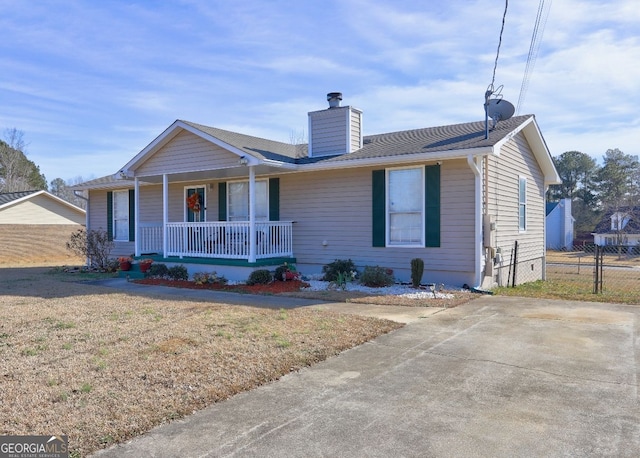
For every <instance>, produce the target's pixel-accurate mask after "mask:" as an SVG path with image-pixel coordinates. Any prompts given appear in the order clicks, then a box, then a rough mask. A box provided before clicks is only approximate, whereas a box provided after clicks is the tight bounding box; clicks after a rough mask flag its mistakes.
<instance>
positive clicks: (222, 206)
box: [218, 181, 227, 221]
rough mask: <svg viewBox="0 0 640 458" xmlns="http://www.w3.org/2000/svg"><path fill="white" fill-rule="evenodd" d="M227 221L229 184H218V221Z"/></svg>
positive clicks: (224, 182) (223, 182)
mask: <svg viewBox="0 0 640 458" xmlns="http://www.w3.org/2000/svg"><path fill="white" fill-rule="evenodd" d="M226 220H227V182H226V181H222V182H220V183H218V221H226Z"/></svg>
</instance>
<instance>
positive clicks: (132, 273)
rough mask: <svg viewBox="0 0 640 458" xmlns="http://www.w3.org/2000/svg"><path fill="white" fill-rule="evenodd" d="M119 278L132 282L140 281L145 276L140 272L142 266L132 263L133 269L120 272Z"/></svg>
mask: <svg viewBox="0 0 640 458" xmlns="http://www.w3.org/2000/svg"><path fill="white" fill-rule="evenodd" d="M118 277H119V278H128V279H131V280H138V279H140V278H144V274H143V273H142V272H141V271H140V265H139V264H138V263H132V264H131V269H129V270H119V271H118Z"/></svg>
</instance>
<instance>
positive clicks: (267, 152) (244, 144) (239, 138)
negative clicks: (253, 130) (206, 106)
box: [181, 120, 307, 162]
mask: <svg viewBox="0 0 640 458" xmlns="http://www.w3.org/2000/svg"><path fill="white" fill-rule="evenodd" d="M181 121H182V122H183V123H185V124H188V125H189V126H191V127H193V128H194V129H198V130H199V131H201V132H204V133H206V134H208V135H211V136H212V137H216V138H217V139H219V140H222V141H223V142H225V143H227V144H229V145H232V146H235V147H236V148H238V149H241V150H243V151H245V152H246V153H247V154H250V155H252V156H255V157H258V158H261V159H270V160H275V161H285V162H292V161H291V160H292V159H295V158H296V157H300V156H302V155H306V153H307V149H306V145H304V150H302V149H301V148H300V146H301V145H299V146H298V147H297V146H296V145H292V144H289V143H283V142H278V141H275V140H268V139H266V138H260V137H253V136H251V135H245V134H240V133H237V132H231V131H229V130H224V129H218V128H217V127H210V126H203V125H202V124H197V123H195V122H190V121H184V120H181Z"/></svg>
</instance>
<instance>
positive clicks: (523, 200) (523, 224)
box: [518, 177, 527, 232]
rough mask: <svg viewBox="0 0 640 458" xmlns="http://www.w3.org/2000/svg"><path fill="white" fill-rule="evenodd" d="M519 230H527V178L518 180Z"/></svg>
mask: <svg viewBox="0 0 640 458" xmlns="http://www.w3.org/2000/svg"><path fill="white" fill-rule="evenodd" d="M518 229H519V230H520V231H521V232H524V231H526V230H527V178H526V177H519V178H518Z"/></svg>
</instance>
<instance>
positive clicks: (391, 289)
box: [305, 280, 457, 299]
mask: <svg viewBox="0 0 640 458" xmlns="http://www.w3.org/2000/svg"><path fill="white" fill-rule="evenodd" d="M305 281H306V282H307V283H309V285H311V286H309V287H308V288H305V290H306V291H326V290H327V289H328V287H329V283H328V282H326V281H319V280H305ZM438 289H440V287H439V288H438ZM443 289H447V288H443ZM453 289H457V288H453ZM449 290H451V289H449ZM346 291H359V292H363V293H371V294H381V295H387V296H401V297H406V298H409V299H452V298H453V297H454V296H453V295H452V294H448V293H443V292H439V291H435V293H434V292H431V291H429V290H419V291H417V290H416V289H415V288H412V287H411V286H409V285H399V284H395V285H393V286H386V287H384V288H372V287H369V286H364V285H361V284H359V283H355V282H349V283H347V286H346Z"/></svg>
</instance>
